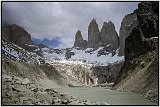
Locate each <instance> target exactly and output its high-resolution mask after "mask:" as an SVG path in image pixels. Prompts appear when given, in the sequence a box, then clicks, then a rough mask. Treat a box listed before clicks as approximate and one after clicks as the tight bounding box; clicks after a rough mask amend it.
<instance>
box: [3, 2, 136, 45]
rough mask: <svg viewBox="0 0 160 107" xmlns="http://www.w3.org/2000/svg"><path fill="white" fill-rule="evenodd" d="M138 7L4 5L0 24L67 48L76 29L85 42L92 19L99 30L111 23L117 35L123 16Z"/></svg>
mask: <svg viewBox="0 0 160 107" xmlns="http://www.w3.org/2000/svg"><path fill="white" fill-rule="evenodd" d="M137 6H138V2H3V3H2V25H8V24H18V25H20V26H22V27H24V28H25V29H26V30H27V31H28V32H29V33H30V34H31V37H32V39H33V40H36V41H42V42H44V41H45V42H46V41H48V42H47V43H49V42H50V43H49V44H47V45H49V46H50V47H54V48H66V47H72V46H73V44H74V37H75V33H76V32H77V30H81V32H82V36H83V38H84V39H87V36H88V33H87V32H88V25H89V23H90V21H91V20H92V19H93V18H95V19H96V21H97V23H98V25H99V29H101V27H102V24H103V22H104V21H105V22H108V21H112V22H113V23H114V24H115V27H116V30H117V33H118V32H119V28H120V24H121V21H122V19H123V17H124V16H125V15H126V14H129V13H131V12H133V11H134V10H135V9H136V8H137ZM52 42H54V43H53V45H52Z"/></svg>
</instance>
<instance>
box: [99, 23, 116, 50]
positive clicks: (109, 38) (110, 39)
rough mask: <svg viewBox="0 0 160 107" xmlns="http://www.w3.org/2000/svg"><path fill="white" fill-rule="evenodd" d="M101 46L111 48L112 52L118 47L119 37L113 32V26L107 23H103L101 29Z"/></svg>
mask: <svg viewBox="0 0 160 107" xmlns="http://www.w3.org/2000/svg"><path fill="white" fill-rule="evenodd" d="M100 42H101V46H103V47H106V46H107V45H108V46H109V45H110V46H111V48H112V50H116V49H117V48H118V45H119V37H118V34H117V32H116V30H115V26H114V24H113V23H112V22H111V21H109V22H108V23H106V22H104V23H103V27H102V29H101V40H100Z"/></svg>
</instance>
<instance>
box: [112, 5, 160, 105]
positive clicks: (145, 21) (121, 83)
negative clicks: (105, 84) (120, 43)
mask: <svg viewBox="0 0 160 107" xmlns="http://www.w3.org/2000/svg"><path fill="white" fill-rule="evenodd" d="M158 10H159V8H158V2H142V3H140V4H139V5H138V10H137V16H138V21H139V25H138V26H137V27H135V28H134V29H133V30H132V32H131V33H130V35H129V36H128V37H127V38H126V40H125V62H124V66H123V67H122V69H121V71H120V74H119V78H118V79H117V81H116V84H117V85H116V86H115V87H114V88H115V89H117V90H121V91H134V92H138V93H140V94H142V95H143V96H145V97H146V98H148V99H150V100H151V101H153V102H155V103H158V47H159V44H158V34H157V33H156V32H158V29H157V28H158V24H159V23H158Z"/></svg>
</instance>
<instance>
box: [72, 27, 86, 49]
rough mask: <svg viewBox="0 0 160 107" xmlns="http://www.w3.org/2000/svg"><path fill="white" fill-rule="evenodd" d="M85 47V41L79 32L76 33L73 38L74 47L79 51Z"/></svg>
mask: <svg viewBox="0 0 160 107" xmlns="http://www.w3.org/2000/svg"><path fill="white" fill-rule="evenodd" d="M86 46H87V41H86V40H83V38H82V35H81V31H79V30H78V31H77V33H76V36H75V42H74V47H78V48H79V49H84V48H86Z"/></svg>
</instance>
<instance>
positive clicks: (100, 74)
mask: <svg viewBox="0 0 160 107" xmlns="http://www.w3.org/2000/svg"><path fill="white" fill-rule="evenodd" d="M122 66H123V61H122V62H119V63H115V64H113V65H112V64H111V65H108V66H93V67H92V68H91V70H92V71H93V75H94V76H95V77H96V78H97V84H98V85H100V84H104V83H114V82H115V80H116V79H117V76H118V74H119V72H120V70H121V67H122Z"/></svg>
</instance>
